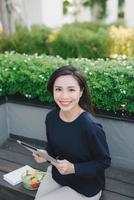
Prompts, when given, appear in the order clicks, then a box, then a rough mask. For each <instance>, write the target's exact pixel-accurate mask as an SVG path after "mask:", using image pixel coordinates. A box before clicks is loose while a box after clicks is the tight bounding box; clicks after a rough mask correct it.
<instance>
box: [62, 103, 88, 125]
mask: <svg viewBox="0 0 134 200" xmlns="http://www.w3.org/2000/svg"><path fill="white" fill-rule="evenodd" d="M82 112H84V110H83V109H82V108H81V107H79V106H78V107H76V108H74V109H73V110H71V111H63V110H60V113H59V115H60V118H61V119H62V120H63V121H65V122H72V121H74V120H75V119H76V118H77V117H78V116H79V115H80V114H81V113H82Z"/></svg>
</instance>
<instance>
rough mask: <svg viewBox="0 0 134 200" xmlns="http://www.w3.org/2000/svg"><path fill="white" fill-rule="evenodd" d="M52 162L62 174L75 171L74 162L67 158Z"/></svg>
mask: <svg viewBox="0 0 134 200" xmlns="http://www.w3.org/2000/svg"><path fill="white" fill-rule="evenodd" d="M52 164H53V165H54V166H55V167H56V168H57V170H58V171H59V172H60V174H62V175H67V174H74V173H75V169H74V164H72V163H71V162H69V161H68V160H57V162H53V163H52Z"/></svg>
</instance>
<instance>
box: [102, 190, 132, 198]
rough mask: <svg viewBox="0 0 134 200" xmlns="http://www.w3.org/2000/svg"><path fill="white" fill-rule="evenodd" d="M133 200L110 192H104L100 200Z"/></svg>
mask: <svg viewBox="0 0 134 200" xmlns="http://www.w3.org/2000/svg"><path fill="white" fill-rule="evenodd" d="M133 199H134V198H129V197H127V196H123V195H120V194H116V193H113V192H110V191H104V192H103V195H102V198H101V200H133Z"/></svg>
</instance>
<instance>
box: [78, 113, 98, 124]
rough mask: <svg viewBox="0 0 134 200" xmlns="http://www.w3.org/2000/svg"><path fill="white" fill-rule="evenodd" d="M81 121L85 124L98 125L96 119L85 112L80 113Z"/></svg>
mask: <svg viewBox="0 0 134 200" xmlns="http://www.w3.org/2000/svg"><path fill="white" fill-rule="evenodd" d="M81 120H83V121H84V122H85V123H98V121H97V119H96V117H94V116H93V115H92V113H90V112H87V111H85V112H83V113H82V115H81Z"/></svg>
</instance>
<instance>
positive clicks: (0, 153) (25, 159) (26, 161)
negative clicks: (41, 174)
mask: <svg viewBox="0 0 134 200" xmlns="http://www.w3.org/2000/svg"><path fill="white" fill-rule="evenodd" d="M0 158H1V159H6V160H7V161H10V162H14V163H16V164H20V165H22V166H24V165H30V166H31V167H33V168H36V169H40V170H43V171H46V169H47V167H48V165H49V164H48V163H43V164H40V163H36V162H35V160H34V159H33V156H32V155H31V156H27V155H24V154H19V153H16V152H12V151H7V150H3V149H0Z"/></svg>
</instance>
